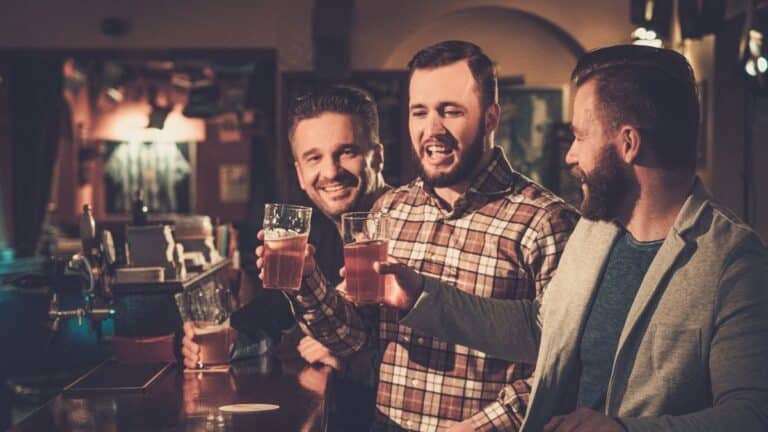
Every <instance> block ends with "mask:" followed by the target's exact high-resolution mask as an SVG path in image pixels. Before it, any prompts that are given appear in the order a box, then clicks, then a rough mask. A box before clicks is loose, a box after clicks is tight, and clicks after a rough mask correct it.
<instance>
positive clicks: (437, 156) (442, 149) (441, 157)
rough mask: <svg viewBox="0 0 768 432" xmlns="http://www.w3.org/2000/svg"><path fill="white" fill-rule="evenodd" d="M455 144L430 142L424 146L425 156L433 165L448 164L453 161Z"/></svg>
mask: <svg viewBox="0 0 768 432" xmlns="http://www.w3.org/2000/svg"><path fill="white" fill-rule="evenodd" d="M454 148H455V147H454V146H451V145H447V144H444V143H441V142H437V143H430V144H427V145H426V146H424V153H423V157H425V158H426V160H427V162H429V163H430V164H433V165H442V164H448V163H451V162H452V161H453V157H454V153H453V151H454Z"/></svg>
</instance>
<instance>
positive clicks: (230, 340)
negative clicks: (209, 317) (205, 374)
mask: <svg viewBox="0 0 768 432" xmlns="http://www.w3.org/2000/svg"><path fill="white" fill-rule="evenodd" d="M194 326H195V336H194V338H193V340H194V341H195V343H196V344H198V345H200V366H201V367H202V366H210V365H220V364H227V363H229V355H230V352H232V347H233V346H234V344H235V337H236V331H235V330H234V329H233V328H231V327H229V326H226V325H222V324H217V323H215V322H210V321H196V322H195V323H194Z"/></svg>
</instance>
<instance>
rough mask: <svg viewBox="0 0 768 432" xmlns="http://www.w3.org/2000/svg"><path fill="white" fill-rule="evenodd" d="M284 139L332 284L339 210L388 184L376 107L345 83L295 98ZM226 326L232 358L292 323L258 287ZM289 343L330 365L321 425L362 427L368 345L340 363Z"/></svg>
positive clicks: (192, 356)
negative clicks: (330, 400) (330, 391)
mask: <svg viewBox="0 0 768 432" xmlns="http://www.w3.org/2000/svg"><path fill="white" fill-rule="evenodd" d="M289 140H290V142H291V151H292V154H293V157H294V160H295V162H294V166H295V168H296V174H297V176H298V180H299V185H300V187H301V189H302V190H304V192H305V193H306V194H307V196H308V197H309V199H310V200H311V201H312V203H313V204H314V205H315V207H316V208H317V209H319V210H320V212H317V211H315V212H313V215H312V229H311V230H310V236H309V243H310V244H311V245H313V247H314V248H315V249H316V250H317V256H318V260H317V261H318V267H319V269H320V271H321V272H322V273H323V274H325V275H327V277H328V278H329V279H330V280H332V281H334V282H335V283H338V282H340V281H341V279H340V277H339V269H340V268H341V267H342V266H343V264H344V261H343V259H344V256H343V245H342V244H341V238H340V235H339V220H340V217H341V214H342V213H345V212H350V211H367V210H369V209H370V208H371V205H373V202H374V201H376V199H377V198H379V197H380V196H381V195H382V194H383V193H384V192H385V191H387V190H388V189H389V186H387V184H386V183H385V182H384V178H383V176H382V170H383V163H384V159H383V148H382V145H381V143H380V142H379V118H378V110H377V108H376V104H375V102H374V101H373V98H372V97H371V96H370V95H369V94H367V93H366V92H364V91H362V90H360V89H357V88H354V87H350V86H332V87H330V88H328V89H325V90H323V91H320V92H318V93H315V94H308V95H305V96H302V97H301V98H299V99H298V100H297V101H296V103H295V104H294V105H293V106H292V107H291V124H290V130H289ZM259 235H261V234H259ZM261 240H263V238H261ZM377 312H378V311H377V310H373V311H371V310H366V311H364V312H363V313H364V314H366V317H365V320H366V321H367V322H375V321H376V319H377V315H376V313H377ZM231 325H232V326H233V327H234V328H236V329H237V330H238V341H237V343H236V346H235V350H234V352H233V359H235V360H237V359H243V358H247V357H251V356H254V355H258V354H262V353H264V352H265V351H266V350H267V349H268V347H269V346H270V345H273V344H276V343H277V342H278V341H279V340H280V337H281V336H282V334H283V333H284V332H286V331H288V330H289V329H290V328H291V327H293V326H294V325H295V320H294V319H293V315H292V313H291V311H290V305H289V304H288V302H287V300H286V299H285V296H283V294H282V292H280V291H276V290H262V291H261V293H260V295H259V296H258V297H257V298H256V299H255V300H254V301H252V302H251V303H249V304H248V305H246V306H245V307H244V308H242V309H241V310H239V311H237V312H236V313H235V314H233V316H232V318H231ZM184 332H185V336H184V339H183V342H182V353H183V356H184V365H185V366H186V367H188V368H195V367H197V366H198V365H199V364H200V363H202V362H204V359H200V356H199V352H200V347H199V345H198V344H196V343H195V342H194V327H193V326H192V324H191V323H185V325H184ZM297 348H298V351H299V354H300V355H301V356H302V358H304V360H306V361H307V362H309V363H323V364H326V365H329V366H331V367H333V368H334V369H336V370H337V373H336V374H335V375H334V376H335V377H337V378H340V379H337V380H336V381H335V382H334V388H335V395H336V398H335V400H334V404H335V411H334V414H338V415H332V416H331V418H330V419H329V428H331V430H338V431H341V430H350V431H356V430H360V429H363V428H365V427H367V426H368V425H369V424H370V421H371V419H372V415H371V413H369V412H368V411H370V410H371V409H372V406H373V399H374V397H375V395H374V394H373V392H374V389H375V377H374V376H372V374H371V373H370V371H369V370H370V369H371V368H372V367H373V366H374V365H375V361H376V359H377V356H376V352H375V350H365V351H364V352H361V353H359V354H358V355H356V356H355V357H354V358H347V359H345V360H344V361H340V360H339V359H338V358H336V357H334V356H333V355H332V354H331V353H330V351H329V350H328V348H326V347H325V346H324V345H323V344H321V343H320V342H318V341H317V340H316V339H314V338H312V337H311V336H309V335H308V336H305V337H304V338H303V339H301V341H300V342H299V344H298V347H297ZM201 360H202V361H201Z"/></svg>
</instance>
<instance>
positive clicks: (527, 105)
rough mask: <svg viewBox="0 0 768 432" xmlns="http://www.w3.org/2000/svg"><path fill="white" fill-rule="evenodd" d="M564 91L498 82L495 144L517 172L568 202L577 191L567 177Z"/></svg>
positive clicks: (518, 82) (508, 80) (505, 80)
mask: <svg viewBox="0 0 768 432" xmlns="http://www.w3.org/2000/svg"><path fill="white" fill-rule="evenodd" d="M563 97H564V95H563V89H562V88H539V87H525V86H523V85H522V80H521V79H520V78H501V79H500V80H499V104H500V106H501V119H500V123H499V128H498V130H497V131H496V141H495V142H496V145H498V146H500V147H501V148H502V149H504V152H505V153H506V155H507V158H508V159H509V162H510V163H511V164H512V167H513V168H514V169H515V170H516V171H518V172H519V173H521V174H523V175H525V176H527V177H530V178H531V179H532V180H534V181H535V182H537V183H539V184H542V185H544V186H545V187H547V188H548V189H550V190H552V191H553V192H555V193H556V194H559V195H561V196H563V197H564V198H566V199H567V200H568V201H571V202H578V201H579V200H580V198H579V196H578V190H577V189H578V188H575V187H573V184H572V183H575V180H573V179H572V178H571V176H570V175H569V174H568V168H567V166H566V165H565V162H564V159H565V153H566V152H567V151H568V147H569V146H570V141H571V140H570V127H569V124H567V123H565V122H564V118H563V106H564V103H566V102H564V101H563Z"/></svg>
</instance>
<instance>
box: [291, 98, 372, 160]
mask: <svg viewBox="0 0 768 432" xmlns="http://www.w3.org/2000/svg"><path fill="white" fill-rule="evenodd" d="M326 112H333V113H338V114H347V115H350V116H352V117H353V118H356V119H357V120H358V122H359V124H360V126H362V127H363V129H364V132H365V134H366V136H367V137H368V139H369V140H370V142H369V144H370V145H373V144H374V143H377V142H379V112H378V109H377V108H376V102H375V101H374V100H373V96H371V95H370V93H368V92H366V91H365V90H362V89H360V88H357V87H353V86H349V85H334V86H330V87H327V88H325V89H323V90H320V91H319V92H315V93H308V94H305V95H303V96H301V97H299V98H297V99H296V100H295V101H294V104H293V105H292V106H291V108H290V117H291V120H290V128H289V129H288V130H289V132H288V139H289V141H291V142H293V134H294V133H295V132H296V126H297V125H298V124H299V122H300V121H302V120H306V119H311V118H315V117H319V116H320V115H321V114H323V113H326Z"/></svg>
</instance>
